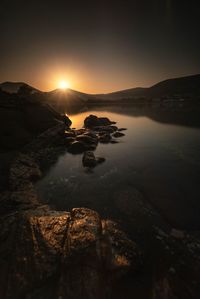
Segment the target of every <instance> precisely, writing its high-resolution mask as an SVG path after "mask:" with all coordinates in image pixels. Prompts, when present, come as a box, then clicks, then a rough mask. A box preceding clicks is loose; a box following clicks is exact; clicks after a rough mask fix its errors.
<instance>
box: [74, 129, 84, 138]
mask: <svg viewBox="0 0 200 299" xmlns="http://www.w3.org/2000/svg"><path fill="white" fill-rule="evenodd" d="M84 132H85V129H78V130H74V133H75V135H76V136H77V135H81V134H83V133H84Z"/></svg>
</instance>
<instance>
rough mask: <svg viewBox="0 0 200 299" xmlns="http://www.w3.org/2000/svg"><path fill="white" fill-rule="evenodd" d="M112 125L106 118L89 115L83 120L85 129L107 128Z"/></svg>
mask: <svg viewBox="0 0 200 299" xmlns="http://www.w3.org/2000/svg"><path fill="white" fill-rule="evenodd" d="M111 124H113V122H111V121H110V120H109V119H108V118H107V117H97V116H96V115H92V114H91V115H89V116H88V117H86V118H85V120H84V126H85V128H93V127H97V126H109V125H111Z"/></svg>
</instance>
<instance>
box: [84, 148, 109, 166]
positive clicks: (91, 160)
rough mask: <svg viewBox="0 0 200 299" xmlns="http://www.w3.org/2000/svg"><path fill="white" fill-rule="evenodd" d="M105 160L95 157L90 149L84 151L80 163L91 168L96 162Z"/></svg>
mask: <svg viewBox="0 0 200 299" xmlns="http://www.w3.org/2000/svg"><path fill="white" fill-rule="evenodd" d="M104 161H105V158H102V157H95V155H94V153H93V152H91V151H87V152H85V153H84V155H83V158H82V163H83V166H84V167H89V168H93V167H95V166H97V164H99V163H102V162H104Z"/></svg>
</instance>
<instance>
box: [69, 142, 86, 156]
mask: <svg viewBox="0 0 200 299" xmlns="http://www.w3.org/2000/svg"><path fill="white" fill-rule="evenodd" d="M87 148H88V147H87V145H86V144H85V143H83V142H81V141H74V142H72V143H71V144H70V146H69V147H68V152H69V153H71V154H81V153H83V152H84V151H85V150H87Z"/></svg>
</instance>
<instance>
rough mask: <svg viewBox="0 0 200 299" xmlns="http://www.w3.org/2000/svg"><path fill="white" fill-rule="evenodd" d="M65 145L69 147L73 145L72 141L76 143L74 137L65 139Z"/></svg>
mask: <svg viewBox="0 0 200 299" xmlns="http://www.w3.org/2000/svg"><path fill="white" fill-rule="evenodd" d="M64 141H65V144H66V145H70V144H71V143H73V142H74V141H76V138H75V137H68V138H65V140H64Z"/></svg>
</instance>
